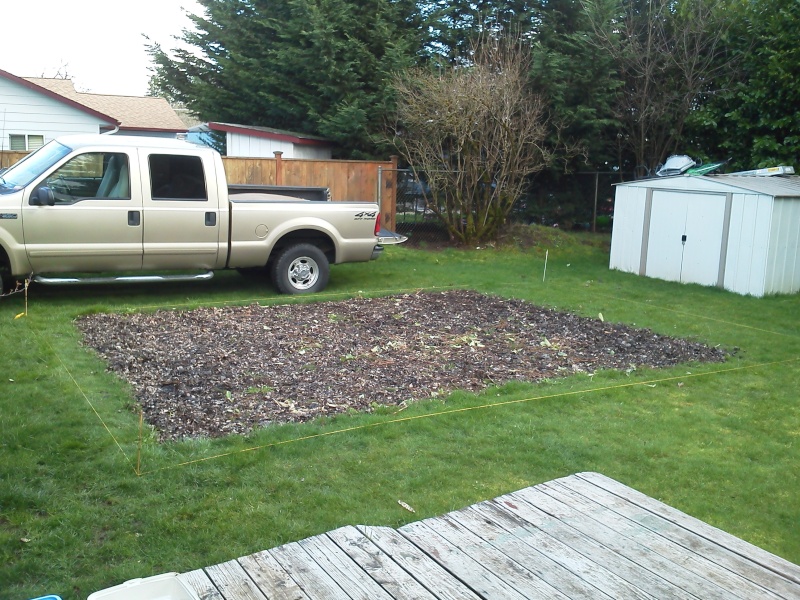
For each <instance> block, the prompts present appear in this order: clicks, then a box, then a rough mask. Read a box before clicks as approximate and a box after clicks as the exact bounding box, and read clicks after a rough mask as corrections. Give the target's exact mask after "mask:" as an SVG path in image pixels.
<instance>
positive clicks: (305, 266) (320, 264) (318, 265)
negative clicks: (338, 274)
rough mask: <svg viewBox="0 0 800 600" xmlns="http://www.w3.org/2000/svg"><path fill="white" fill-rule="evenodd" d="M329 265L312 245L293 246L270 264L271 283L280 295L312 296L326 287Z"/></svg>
mask: <svg viewBox="0 0 800 600" xmlns="http://www.w3.org/2000/svg"><path fill="white" fill-rule="evenodd" d="M329 276H330V265H329V264H328V259H327V257H326V256H325V254H324V253H323V252H322V250H320V249H319V248H317V247H316V246H314V245H313V244H295V245H294V246H289V247H287V248H285V249H284V250H283V251H281V253H280V255H278V258H276V259H275V262H274V263H272V283H273V284H274V285H275V287H276V288H277V289H278V291H279V292H280V293H282V294H313V293H314V292H321V291H322V290H323V289H325V286H326V285H328V277H329Z"/></svg>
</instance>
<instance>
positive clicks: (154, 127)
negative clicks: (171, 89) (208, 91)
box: [0, 69, 187, 133]
mask: <svg viewBox="0 0 800 600" xmlns="http://www.w3.org/2000/svg"><path fill="white" fill-rule="evenodd" d="M0 77H3V78H5V79H8V80H10V81H13V82H15V83H17V84H19V85H22V86H24V87H26V88H28V89H30V90H33V91H36V92H38V93H40V94H43V95H45V96H48V97H50V98H53V99H54V100H57V101H59V102H63V103H64V104H67V105H69V106H71V107H73V108H76V109H78V110H80V111H82V112H84V113H87V114H90V115H92V116H93V117H95V118H97V119H99V120H101V121H104V122H106V123H108V125H109V126H110V127H114V126H118V127H119V128H120V129H126V130H129V131H164V132H176V133H177V132H181V131H186V129H187V128H186V125H184V123H183V121H181V119H180V117H179V116H178V115H177V114H176V113H175V111H174V110H173V109H172V107H171V106H170V105H169V103H167V101H166V100H165V99H164V98H154V97H148V96H111V95H107V94H89V93H85V92H79V91H77V90H76V89H75V86H74V85H73V83H72V81H71V80H69V79H50V78H45V77H17V76H16V75H13V74H11V73H9V72H7V71H3V70H1V69H0Z"/></svg>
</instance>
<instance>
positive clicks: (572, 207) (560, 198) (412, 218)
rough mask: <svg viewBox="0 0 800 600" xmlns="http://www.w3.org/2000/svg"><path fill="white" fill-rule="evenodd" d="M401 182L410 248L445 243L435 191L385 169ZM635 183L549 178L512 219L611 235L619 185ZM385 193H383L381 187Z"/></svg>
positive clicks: (541, 179) (405, 172) (616, 175)
mask: <svg viewBox="0 0 800 600" xmlns="http://www.w3.org/2000/svg"><path fill="white" fill-rule="evenodd" d="M387 171H388V172H390V173H391V175H392V177H393V178H394V180H395V181H396V182H397V183H396V191H395V198H396V219H397V221H396V230H397V232H398V233H401V234H403V235H406V236H408V238H409V244H411V245H418V246H425V245H433V244H446V243H448V242H449V236H448V234H447V230H446V229H445V226H444V224H443V223H442V221H441V220H440V219H439V217H438V216H437V215H436V213H434V211H432V210H431V209H430V208H429V207H428V205H427V202H426V198H430V197H431V192H430V188H428V185H427V184H426V183H425V180H424V177H423V178H420V179H418V178H416V177H415V176H414V173H413V172H412V171H411V170H410V169H394V170H391V171H390V170H388V169H386V170H384V171H383V173H387ZM631 179H633V173H621V172H619V171H610V172H600V171H596V172H587V173H571V174H553V173H547V174H542V175H539V176H537V177H535V178H533V180H532V181H531V185H530V187H529V191H528V193H527V194H526V195H525V196H523V197H522V198H520V199H519V201H518V202H517V203H516V204H515V205H514V208H513V209H512V211H511V214H510V215H509V220H510V221H511V222H513V223H523V224H526V225H530V224H538V225H545V226H550V227H558V228H561V229H565V230H579V231H596V232H609V231H611V226H612V223H613V215H614V202H613V198H614V184H616V183H620V182H622V181H629V180H631ZM380 189H384V186H383V185H382V186H381V187H380Z"/></svg>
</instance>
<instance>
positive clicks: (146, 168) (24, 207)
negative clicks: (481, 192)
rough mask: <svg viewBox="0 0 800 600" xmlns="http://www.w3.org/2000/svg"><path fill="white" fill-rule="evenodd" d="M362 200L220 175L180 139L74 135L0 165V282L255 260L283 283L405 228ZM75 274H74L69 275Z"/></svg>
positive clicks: (216, 158)
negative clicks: (392, 225) (386, 221)
mask: <svg viewBox="0 0 800 600" xmlns="http://www.w3.org/2000/svg"><path fill="white" fill-rule="evenodd" d="M381 234H382V232H381V230H380V210H379V207H378V205H377V204H373V203H370V202H331V201H329V198H328V194H327V189H326V188H288V187H274V186H273V187H270V186H248V185H228V184H227V182H226V179H225V171H224V170H223V164H222V159H221V158H220V155H219V154H218V153H217V152H216V151H214V150H212V149H211V148H207V147H204V146H197V145H194V144H190V143H187V142H183V141H179V140H167V139H160V138H144V137H132V136H109V135H76V136H66V137H63V138H59V139H57V140H53V141H51V142H50V143H48V144H46V145H45V146H43V147H42V148H40V149H39V150H37V151H36V152H35V153H33V154H31V155H29V156H27V157H26V158H24V159H23V160H21V161H20V162H18V163H17V164H16V165H14V166H12V167H11V168H10V169H8V170H7V171H5V172H3V173H0V283H2V285H3V290H4V291H8V290H9V289H10V288H11V287H13V286H14V285H17V281H19V280H25V279H29V278H32V279H33V280H34V281H38V282H42V283H50V284H74V283H99V282H129V281H133V282H135V281H158V280H186V279H207V278H210V277H212V276H213V271H214V270H216V269H241V270H258V269H266V272H267V273H269V275H270V277H271V279H272V282H273V283H274V285H275V287H276V288H277V289H278V290H279V291H280V292H283V293H287V294H300V293H309V292H317V291H320V290H322V289H323V288H324V287H325V285H326V284H327V282H328V276H329V265H330V264H333V263H344V262H358V261H368V260H370V259H374V258H377V257H378V255H379V254H380V252H381V250H382V245H381V244H387V243H398V242H400V241H403V240H404V238H402V237H400V236H396V235H394V234H391V233H389V232H383V234H384V235H381ZM78 274H80V275H78Z"/></svg>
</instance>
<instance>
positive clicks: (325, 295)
mask: <svg viewBox="0 0 800 600" xmlns="http://www.w3.org/2000/svg"><path fill="white" fill-rule="evenodd" d="M520 285H521V284H514V283H510V284H505V287H519V286H520ZM460 287H463V286H458V285H455V284H454V285H446V286H430V287H422V288H401V289H389V290H370V296H371V295H373V294H384V293H387V294H398V293H412V292H413V293H416V292H420V291H425V290H438V289H457V288H460ZM361 293H362V292H329V293H322V294H316V295H315V299H319V298H323V299H324V298H333V297H342V296H345V297H351V296H353V295H360V294H361ZM598 296H600V297H604V298H606V299H611V297H609V296H607V295H605V294H598ZM613 299H615V300H624V301H627V302H631V303H634V304H640V305H643V306H646V307H649V308H656V309H659V310H666V311H669V312H673V313H676V314H681V315H684V316H690V317H694V318H698V319H706V320H709V321H715V322H718V323H723V324H727V325H732V326H735V327H742V328H746V329H752V330H754V331H760V332H762V333H768V334H773V335H782V336H787V337H792V338H794V337H796V336H793V335H790V334H786V333H781V332H775V331H769V330H766V329H760V328H757V327H752V326H749V325H744V324H741V323H734V322H730V321H724V320H721V319H715V318H713V317H708V316H705V315H695V314H692V313H686V312H682V311H678V310H675V309H671V308H667V307H660V306H656V305H650V304H647V303H645V302H641V301H639V300H631V299H628V298H621V297H614V298H613ZM263 300H264V298H256V299H247V300H227V301H221V302H215V303H210V304H242V303H246V302H260V301H263ZM284 300H285V299H284V298H275V302H270V304H282V303H286V302H284ZM298 300H299V299H298ZM315 301H316V300H315ZM194 304H195V303H188V302H187V303H181V304H169V305H168V306H192V305H194ZM204 304H206V303H204ZM163 307H164V305H159V306H144V307H139V309H148V308H163ZM45 342H46V343H47V345H48V347H49V348H50V350H51V352H53V354H55V355H56V357H57V358H58V361H59V363H60V364H61V366H62V367H63V368H64V370H65V371H66V372H67V374H68V375H69V378H70V379H71V380H72V382H73V384H74V385H75V387H76V388H77V389H78V391H79V392H80V393H81V395H82V396H83V398H84V400H86V403H87V404H88V405H89V407H90V408H91V409H92V412H94V414H95V415H96V416H97V418H98V420H99V421H100V423H101V424H102V425H103V427H104V428H105V430H106V431H107V432H108V434H109V436H111V439H112V440H113V441H114V443H115V444H116V446H117V448H118V449H119V451H120V452H121V453H122V455H123V457H124V458H125V460H126V461H127V462H128V464H129V465H131V467H132V468H133V471H134V473H136V475H138V476H141V475H146V474H150V473H155V472H158V471H164V470H167V469H174V468H178V467H184V466H188V465H192V464H196V463H201V462H206V461H209V460H215V459H218V458H224V457H226V456H232V455H234V454H243V453H245V452H252V451H255V450H263V449H266V448H272V447H276V446H282V445H286V444H291V443H297V442H301V441H306V440H310V439H315V438H322V437H327V436H331V435H337V434H340V433H347V432H351V431H358V430H363V429H368V428H371V427H380V426H384V425H391V424H396V423H403V422H407V421H413V420H418V419H425V418H430V417H438V416H445V415H450V414H456V413H461V412H466V411H470V410H478V409H486V408H497V407H501V406H506V405H510V404H520V403H524V402H531V401H534V400H547V399H552V398H558V397H565V396H571V395H576V394H590V393H594V392H600V391H607V390H613V389H621V388H625V387H632V386H641V385H654V384H658V383H663V382H666V381H672V380H675V379H686V378H688V377H700V376H705V375H717V374H722V373H729V372H733V371H740V370H744V369H754V368H759V367H764V366H771V365H776V364H785V363H789V362H797V361H800V357H796V358H791V359H786V360H782V361H776V362H770V363H759V364H756V365H749V366H744V367H732V368H730V369H719V370H717V371H709V372H706V373H697V374H693V375H692V374H690V375H679V376H675V377H667V378H663V379H654V380H650V381H643V382H632V383H624V384H619V385H612V386H605V387H600V388H593V389H588V390H579V391H573V392H562V393H558V394H551V395H546V396H535V397H529V398H523V399H520V400H509V401H505V402H497V403H493V404H484V405H480V406H473V407H466V408H458V409H451V410H447V411H442V412H438V413H430V414H427V415H418V416H414V417H404V418H402V419H392V420H389V421H383V422H381V423H371V424H368V425H359V426H355V427H349V428H346V429H340V430H335V431H329V432H326V433H317V434H312V435H308V436H303V437H300V438H295V439H292V440H285V441H283V442H273V443H270V444H265V445H262V446H254V447H252V448H245V449H243V450H235V451H232V452H225V453H222V454H215V455H212V456H208V457H204V458H200V459H196V460H192V461H186V462H182V463H177V464H175V465H170V466H167V467H161V468H159V469H152V470H149V471H141V470H140V466H139V465H136V466H134V465H133V463H132V461H131V459H130V458H129V457H128V455H127V454H126V453H125V451H124V450H123V448H122V446H121V445H120V443H119V441H118V440H117V438H116V437H115V436H114V434H113V433H112V432H111V430H110V429H109V427H108V425H107V424H106V423H105V421H104V420H103V418H102V417H101V416H100V413H99V412H98V411H97V409H96V408H95V406H94V405H93V404H92V402H91V401H90V400H89V398H88V396H87V395H86V393H85V392H84V391H83V389H82V388H81V386H80V385H79V384H78V382H77V380H76V379H75V377H74V376H73V375H72V372H71V371H70V370H69V368H68V367H67V366H66V364H64V361H63V360H61V357H60V356H59V355H58V354H57V353H56V352H55V351H54V350H53V347H52V346H51V345H50V343H49V341H47V340H45Z"/></svg>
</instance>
